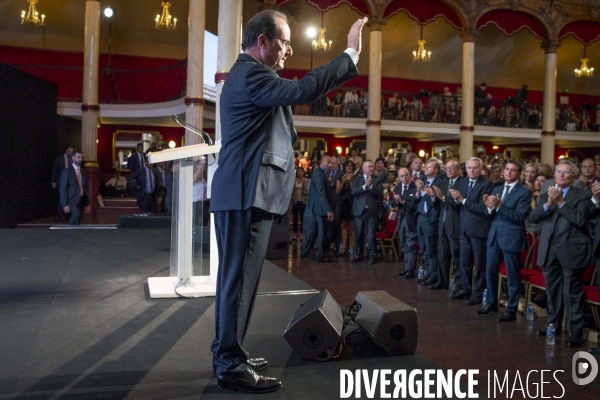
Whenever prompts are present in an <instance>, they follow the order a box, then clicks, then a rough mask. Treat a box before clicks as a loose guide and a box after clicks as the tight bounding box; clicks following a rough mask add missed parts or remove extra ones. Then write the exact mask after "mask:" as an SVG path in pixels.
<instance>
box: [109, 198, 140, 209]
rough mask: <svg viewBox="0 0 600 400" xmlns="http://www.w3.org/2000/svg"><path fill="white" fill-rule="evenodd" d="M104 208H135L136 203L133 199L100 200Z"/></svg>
mask: <svg viewBox="0 0 600 400" xmlns="http://www.w3.org/2000/svg"><path fill="white" fill-rule="evenodd" d="M102 201H103V202H104V207H136V208H137V202H136V200H135V199H134V198H133V197H109V198H106V197H104V198H102Z"/></svg>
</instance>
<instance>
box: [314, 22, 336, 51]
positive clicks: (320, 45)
mask: <svg viewBox="0 0 600 400" xmlns="http://www.w3.org/2000/svg"><path fill="white" fill-rule="evenodd" d="M323 14H324V13H321V28H319V39H318V40H316V39H315V40H313V41H312V48H313V50H315V51H318V50H324V51H328V50H331V45H332V44H333V42H332V41H331V40H330V41H329V42H327V40H325V28H323Z"/></svg>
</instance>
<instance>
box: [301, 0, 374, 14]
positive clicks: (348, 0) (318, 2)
mask: <svg viewBox="0 0 600 400" xmlns="http://www.w3.org/2000/svg"><path fill="white" fill-rule="evenodd" d="M306 2H307V3H308V4H310V5H312V6H314V7H316V8H317V9H318V10H319V11H321V12H325V11H329V10H331V9H332V8H337V7H339V6H341V5H342V4H347V5H349V6H350V8H352V9H353V10H354V11H356V12H357V13H359V14H360V15H362V16H363V17H364V16H368V15H369V8H368V7H367V5H366V4H365V2H364V1H362V0H306Z"/></svg>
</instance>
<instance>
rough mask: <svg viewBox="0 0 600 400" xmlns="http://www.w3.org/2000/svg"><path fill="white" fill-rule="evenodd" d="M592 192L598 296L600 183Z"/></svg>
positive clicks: (597, 350)
mask: <svg viewBox="0 0 600 400" xmlns="http://www.w3.org/2000/svg"><path fill="white" fill-rule="evenodd" d="M590 190H591V192H592V199H591V201H590V202H589V203H588V205H587V208H586V218H587V219H588V220H591V219H595V221H594V243H593V245H592V252H593V254H594V263H595V264H596V286H597V287H598V294H600V221H598V220H599V219H600V218H598V216H600V182H599V181H597V180H596V181H595V182H593V183H592V185H591V186H590ZM588 351H589V352H590V353H592V354H600V346H598V347H593V348H591V349H588Z"/></svg>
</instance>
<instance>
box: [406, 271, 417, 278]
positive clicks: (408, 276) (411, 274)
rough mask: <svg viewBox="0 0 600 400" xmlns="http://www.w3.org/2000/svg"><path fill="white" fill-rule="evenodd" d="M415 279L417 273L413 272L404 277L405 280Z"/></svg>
mask: <svg viewBox="0 0 600 400" xmlns="http://www.w3.org/2000/svg"><path fill="white" fill-rule="evenodd" d="M414 277H415V273H414V272H413V271H408V272H406V274H405V275H404V279H413V278H414Z"/></svg>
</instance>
